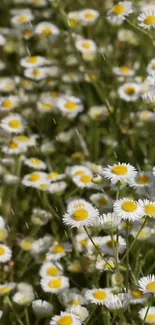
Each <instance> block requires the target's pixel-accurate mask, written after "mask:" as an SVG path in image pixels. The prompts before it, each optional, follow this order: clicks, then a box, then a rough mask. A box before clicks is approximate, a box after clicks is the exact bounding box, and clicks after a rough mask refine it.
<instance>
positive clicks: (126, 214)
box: [113, 198, 144, 221]
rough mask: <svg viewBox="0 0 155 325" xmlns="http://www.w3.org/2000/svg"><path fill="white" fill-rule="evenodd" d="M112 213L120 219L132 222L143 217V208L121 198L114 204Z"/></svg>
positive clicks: (134, 202) (127, 199) (136, 203)
mask: <svg viewBox="0 0 155 325" xmlns="http://www.w3.org/2000/svg"><path fill="white" fill-rule="evenodd" d="M113 209H114V212H115V214H116V215H117V216H118V217H119V218H120V220H121V219H124V220H129V221H134V220H138V219H141V218H142V217H143V215H144V210H143V207H142V206H141V205H140V204H139V203H138V202H137V201H134V200H132V199H130V198H123V199H120V200H116V201H115V202H114V207H113Z"/></svg>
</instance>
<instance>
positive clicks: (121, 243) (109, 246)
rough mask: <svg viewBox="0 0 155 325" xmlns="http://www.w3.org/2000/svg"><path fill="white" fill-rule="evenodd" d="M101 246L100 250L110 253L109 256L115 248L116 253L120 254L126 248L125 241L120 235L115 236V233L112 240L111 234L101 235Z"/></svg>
mask: <svg viewBox="0 0 155 325" xmlns="http://www.w3.org/2000/svg"><path fill="white" fill-rule="evenodd" d="M101 248H102V251H103V252H104V253H105V254H106V255H110V256H113V255H115V254H114V250H115V249H116V248H117V252H118V254H122V253H123V252H124V250H125V248H126V242H125V240H124V238H123V237H122V236H118V238H117V237H116V235H114V238H113V240H112V239H111V236H110V235H108V236H104V237H102V246H101Z"/></svg>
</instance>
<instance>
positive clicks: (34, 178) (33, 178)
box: [29, 174, 41, 182]
mask: <svg viewBox="0 0 155 325" xmlns="http://www.w3.org/2000/svg"><path fill="white" fill-rule="evenodd" d="M40 178H41V177H40V175H39V174H32V175H30V177H29V180H30V181H31V182H37V181H40Z"/></svg>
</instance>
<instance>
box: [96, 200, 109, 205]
mask: <svg viewBox="0 0 155 325" xmlns="http://www.w3.org/2000/svg"><path fill="white" fill-rule="evenodd" d="M107 203H108V201H107V200H106V199H105V198H100V199H98V204H100V205H101V206H105V205H107Z"/></svg>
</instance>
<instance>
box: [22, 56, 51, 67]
mask: <svg viewBox="0 0 155 325" xmlns="http://www.w3.org/2000/svg"><path fill="white" fill-rule="evenodd" d="M47 63H49V61H48V60H47V59H46V58H44V57H43V56H27V57H26V58H23V59H21V60H20V64H21V66H22V67H24V68H31V67H39V66H43V65H45V64H47Z"/></svg>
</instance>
